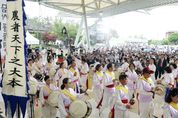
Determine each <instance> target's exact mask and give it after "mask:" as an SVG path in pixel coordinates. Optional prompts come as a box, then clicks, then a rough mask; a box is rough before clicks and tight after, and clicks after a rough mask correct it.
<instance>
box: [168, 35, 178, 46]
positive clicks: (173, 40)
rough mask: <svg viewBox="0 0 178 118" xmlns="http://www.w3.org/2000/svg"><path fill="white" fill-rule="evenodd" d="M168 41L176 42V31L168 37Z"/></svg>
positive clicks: (177, 37)
mask: <svg viewBox="0 0 178 118" xmlns="http://www.w3.org/2000/svg"><path fill="white" fill-rule="evenodd" d="M168 41H169V42H170V43H172V44H178V33H173V34H171V35H170V36H169V37H168Z"/></svg>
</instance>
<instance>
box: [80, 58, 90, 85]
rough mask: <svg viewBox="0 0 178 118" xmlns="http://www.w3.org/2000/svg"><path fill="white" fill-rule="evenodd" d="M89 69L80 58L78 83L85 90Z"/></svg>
mask: <svg viewBox="0 0 178 118" xmlns="http://www.w3.org/2000/svg"><path fill="white" fill-rule="evenodd" d="M88 72H89V67H88V64H87V63H86V60H85V59H84V58H82V63H81V67H80V76H81V78H80V83H81V85H82V86H83V87H84V88H87V77H88Z"/></svg>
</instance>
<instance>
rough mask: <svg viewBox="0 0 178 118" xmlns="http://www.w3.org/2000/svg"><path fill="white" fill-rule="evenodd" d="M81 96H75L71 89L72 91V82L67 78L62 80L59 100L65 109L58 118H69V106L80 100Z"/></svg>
mask: <svg viewBox="0 0 178 118" xmlns="http://www.w3.org/2000/svg"><path fill="white" fill-rule="evenodd" d="M82 96H83V94H77V93H76V92H75V91H74V90H73V89H72V81H71V80H70V79H69V78H64V79H63V83H62V85H61V98H62V101H63V104H64V107H65V111H64V110H61V112H60V114H61V117H60V118H65V117H67V118H69V113H68V110H69V106H70V104H71V103H72V102H73V101H75V100H77V99H80V98H81V97H82Z"/></svg>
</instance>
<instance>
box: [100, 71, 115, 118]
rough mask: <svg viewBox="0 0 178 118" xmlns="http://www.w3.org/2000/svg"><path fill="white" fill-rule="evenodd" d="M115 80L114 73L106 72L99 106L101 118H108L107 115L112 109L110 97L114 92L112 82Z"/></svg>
mask: <svg viewBox="0 0 178 118" xmlns="http://www.w3.org/2000/svg"><path fill="white" fill-rule="evenodd" d="M114 79H115V75H114V72H110V71H108V70H107V71H106V73H105V78H104V79H103V84H104V94H103V100H102V104H101V106H102V107H101V116H100V117H101V118H108V117H109V113H110V112H111V110H112V109H113V104H112V97H113V95H114V92H115V86H114V83H113V80H114Z"/></svg>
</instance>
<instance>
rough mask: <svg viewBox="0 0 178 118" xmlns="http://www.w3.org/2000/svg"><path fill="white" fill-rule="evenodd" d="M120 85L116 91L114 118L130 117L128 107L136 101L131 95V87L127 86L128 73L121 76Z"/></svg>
mask: <svg viewBox="0 0 178 118" xmlns="http://www.w3.org/2000/svg"><path fill="white" fill-rule="evenodd" d="M119 81H120V85H118V86H117V87H116V92H115V96H114V97H115V107H114V108H115V109H114V111H115V112H114V118H130V114H129V111H128V109H130V108H131V105H133V104H134V103H135V101H134V99H133V98H130V97H129V89H128V87H127V75H125V74H121V75H120V76H119Z"/></svg>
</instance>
